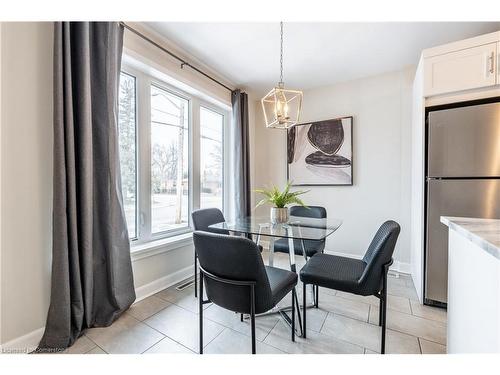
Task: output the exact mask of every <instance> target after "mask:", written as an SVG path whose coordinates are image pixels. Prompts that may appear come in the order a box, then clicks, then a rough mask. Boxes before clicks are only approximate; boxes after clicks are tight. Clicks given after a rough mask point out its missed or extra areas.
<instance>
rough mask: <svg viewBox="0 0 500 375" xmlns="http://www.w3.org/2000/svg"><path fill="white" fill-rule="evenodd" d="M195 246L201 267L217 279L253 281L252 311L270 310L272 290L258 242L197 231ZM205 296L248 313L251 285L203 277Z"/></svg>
mask: <svg viewBox="0 0 500 375" xmlns="http://www.w3.org/2000/svg"><path fill="white" fill-rule="evenodd" d="M193 240H194V247H195V251H196V253H197V255H198V260H199V262H200V266H201V267H202V268H203V269H204V270H205V271H206V272H209V273H211V274H212V275H215V276H217V277H218V278H222V279H227V280H233V281H254V282H255V310H256V311H255V312H256V313H257V314H258V313H261V312H265V311H267V310H269V309H270V308H272V307H273V305H272V293H271V286H270V284H269V279H268V277H267V273H266V269H265V266H264V262H263V260H262V257H261V255H260V251H259V248H258V247H257V245H256V244H255V243H254V242H253V241H251V240H249V239H247V238H244V237H237V236H226V235H221V234H216V233H208V232H201V231H196V232H194V234H193ZM204 282H205V290H206V292H207V296H208V298H209V299H210V300H211V301H212V302H213V303H215V304H216V305H218V306H221V307H224V308H226V309H229V310H232V311H235V312H239V313H247V314H248V313H250V287H248V286H236V285H231V284H227V283H224V282H220V281H216V280H213V279H210V278H209V277H205V278H204Z"/></svg>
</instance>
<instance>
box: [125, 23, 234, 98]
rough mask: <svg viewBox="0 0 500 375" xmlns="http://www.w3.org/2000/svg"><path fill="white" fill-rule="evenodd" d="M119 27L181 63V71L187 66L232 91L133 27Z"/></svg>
mask: <svg viewBox="0 0 500 375" xmlns="http://www.w3.org/2000/svg"><path fill="white" fill-rule="evenodd" d="M120 25H122V26H123V27H124V28H125V29H127V30H129V31H131V32H133V33H134V34H135V35H137V36H139V37H140V38H142V39H144V40H145V41H147V42H149V43H150V44H152V45H153V46H155V47H156V48H158V49H160V50H162V51H163V52H165V53H166V54H168V55H170V56H172V57H173V58H174V59H176V60H178V61H180V62H181V69H183V68H184V66H188V67H190V68H191V69H193V70H194V71H196V72H198V73H200V74H201V75H203V76H205V77H207V78H208V79H210V80H211V81H213V82H215V83H217V84H218V85H220V86H222V87H224V88H225V89H226V90H229V91H231V92H232V91H233V89H231V88H230V87H228V86H226V85H225V84H223V83H222V82H220V81H218V80H216V79H215V78H214V77H212V76H210V75H208V74H207V73H205V72H204V71H203V70H200V69H198V68H197V67H196V66H193V65H191V64H190V63H189V62H187V61H186V60H184V59H183V58H181V57H179V56H177V55H176V54H175V53H173V52H171V51H169V50H168V49H166V48H165V47H163V46H161V45H159V44H158V43H156V42H155V41H154V40H152V39H151V38H149V37H147V36H146V35H144V34H142V33H141V32H139V31H137V30H136V29H134V28H133V27H131V26H129V25H127V24H126V23H125V22H120Z"/></svg>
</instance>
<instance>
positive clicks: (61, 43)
mask: <svg viewBox="0 0 500 375" xmlns="http://www.w3.org/2000/svg"><path fill="white" fill-rule="evenodd" d="M122 47H123V27H122V26H121V25H120V24H119V23H117V22H58V23H55V25H54V190H53V230H52V232H53V240H52V241H53V243H52V247H53V248H52V257H53V258H52V289H51V299H50V307H49V312H48V317H47V324H46V327H45V333H44V335H43V338H42V340H41V342H40V344H39V350H43V349H46V348H54V349H63V348H66V347H68V346H70V345H72V344H73V342H74V341H75V340H76V339H77V338H78V337H79V336H80V335H81V334H82V332H83V330H85V329H86V328H90V327H103V326H108V325H110V324H111V323H112V322H113V321H115V320H116V319H117V318H118V317H119V316H120V315H121V314H122V313H123V312H124V311H125V310H127V309H128V308H129V306H130V305H131V304H132V303H133V301H134V300H135V292H134V280H133V276H132V265H131V260H130V245H129V239H128V232H127V226H126V221H125V214H124V210H123V203H122V196H121V181H120V164H119V158H118V156H119V155H118V150H119V149H118V129H117V116H118V89H119V76H120V64H121V55H122Z"/></svg>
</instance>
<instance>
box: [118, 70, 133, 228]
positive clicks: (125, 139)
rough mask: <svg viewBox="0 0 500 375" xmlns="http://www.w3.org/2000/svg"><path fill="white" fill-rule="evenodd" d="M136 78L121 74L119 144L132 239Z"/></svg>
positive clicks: (123, 186) (128, 222) (124, 200)
mask: <svg viewBox="0 0 500 375" xmlns="http://www.w3.org/2000/svg"><path fill="white" fill-rule="evenodd" d="M135 103H136V100H135V77H132V76H131V75H128V74H125V73H121V74H120V93H119V116H118V133H119V134H118V142H119V149H120V169H121V179H122V195H123V203H124V208H125V217H126V219H127V226H128V233H129V236H130V238H136V237H137V232H136V222H137V220H136V217H137V182H136V175H137V174H136V170H137V169H136V141H135V140H136V137H135V135H136V106H135Z"/></svg>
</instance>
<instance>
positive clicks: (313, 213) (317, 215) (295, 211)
mask: <svg viewBox="0 0 500 375" xmlns="http://www.w3.org/2000/svg"><path fill="white" fill-rule="evenodd" d="M290 215H291V216H299V217H307V218H311V219H326V208H325V207H321V206H308V207H302V206H293V207H290ZM311 242H314V243H315V244H314V245H316V246H314V245H313V246H314V247H313V248H314V250H315V251H314V253H321V252H323V250H324V249H325V244H326V240H325V239H323V240H320V241H308V240H305V241H304V246H305V248H306V253H307V254H308V256H312V255H313V254H311V250H310V249H311V248H312V246H311V245H312V244H311ZM317 242H320V245H319V246H317Z"/></svg>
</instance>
